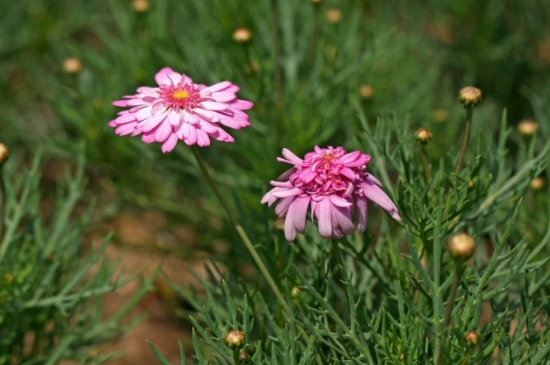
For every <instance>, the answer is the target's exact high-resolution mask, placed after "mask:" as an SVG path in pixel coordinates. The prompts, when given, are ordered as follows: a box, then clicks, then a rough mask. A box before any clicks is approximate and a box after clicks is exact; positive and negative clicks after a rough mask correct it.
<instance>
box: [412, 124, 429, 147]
mask: <svg viewBox="0 0 550 365" xmlns="http://www.w3.org/2000/svg"><path fill="white" fill-rule="evenodd" d="M414 135H415V137H416V140H417V141H418V142H419V143H421V144H428V143H429V142H430V141H431V140H432V132H430V130H429V129H428V128H420V129H419V130H417V131H416V133H415V134H414Z"/></svg>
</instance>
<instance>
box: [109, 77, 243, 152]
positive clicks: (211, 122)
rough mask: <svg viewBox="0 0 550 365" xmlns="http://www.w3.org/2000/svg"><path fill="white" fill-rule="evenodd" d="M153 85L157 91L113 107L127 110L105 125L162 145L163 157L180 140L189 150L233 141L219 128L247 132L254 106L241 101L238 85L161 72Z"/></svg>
mask: <svg viewBox="0 0 550 365" xmlns="http://www.w3.org/2000/svg"><path fill="white" fill-rule="evenodd" d="M155 80H156V82H157V84H158V85H159V87H146V86H143V87H140V88H138V89H137V92H138V93H137V94H135V95H130V96H124V99H123V100H117V101H115V102H113V105H115V106H121V107H129V108H130V109H128V110H124V111H121V112H119V113H118V117H117V118H116V119H114V120H112V121H111V122H110V123H109V127H114V128H116V129H115V133H116V134H118V135H120V136H123V135H127V134H131V135H132V137H133V136H137V135H139V134H142V136H141V140H142V141H143V142H145V143H152V142H159V143H162V152H164V153H166V152H170V151H172V150H173V149H174V147H175V146H176V143H177V142H178V140H181V141H183V142H184V143H185V144H187V145H189V146H191V145H194V144H198V145H199V146H201V147H204V146H208V145H210V138H214V139H217V140H218V141H222V142H233V141H234V139H233V137H231V136H230V135H229V134H228V133H227V132H226V131H225V130H224V129H223V128H222V126H226V127H229V128H233V129H240V128H244V127H248V126H249V125H250V123H249V122H248V115H247V114H246V113H244V112H243V110H247V109H250V108H252V106H253V104H252V102H250V101H248V100H239V99H237V96H236V95H235V93H236V92H237V91H238V90H239V87H238V86H237V85H234V84H232V83H231V82H229V81H223V82H220V83H217V84H215V85H212V86H206V85H200V84H195V83H193V80H191V79H190V78H189V77H188V76H186V75H184V74H179V73H177V72H174V71H172V69H171V68H169V67H165V68H163V69H162V70H160V71H159V72H158V73H157V74H156V76H155Z"/></svg>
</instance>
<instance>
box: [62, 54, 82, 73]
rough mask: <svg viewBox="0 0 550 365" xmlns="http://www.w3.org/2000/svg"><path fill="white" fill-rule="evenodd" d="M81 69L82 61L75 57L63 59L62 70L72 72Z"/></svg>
mask: <svg viewBox="0 0 550 365" xmlns="http://www.w3.org/2000/svg"><path fill="white" fill-rule="evenodd" d="M80 70H82V62H81V61H80V60H79V59H78V58H76V57H69V58H67V59H66V60H65V61H63V71H65V72H66V73H69V74H74V73H77V72H79V71H80Z"/></svg>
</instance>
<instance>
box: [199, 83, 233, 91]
mask: <svg viewBox="0 0 550 365" xmlns="http://www.w3.org/2000/svg"><path fill="white" fill-rule="evenodd" d="M231 85H232V84H231V82H229V81H222V82H218V83H217V84H214V85H212V86H209V87H207V88H206V89H203V90H201V93H202V92H203V91H207V92H211V93H213V92H216V91H220V90H223V89H227V88H228V87H229V86H231Z"/></svg>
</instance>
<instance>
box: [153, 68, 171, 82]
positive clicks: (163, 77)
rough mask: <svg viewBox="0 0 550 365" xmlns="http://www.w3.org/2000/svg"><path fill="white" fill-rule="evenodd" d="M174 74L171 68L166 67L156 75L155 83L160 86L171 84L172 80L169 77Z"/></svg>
mask: <svg viewBox="0 0 550 365" xmlns="http://www.w3.org/2000/svg"><path fill="white" fill-rule="evenodd" d="M172 73H174V71H173V70H172V69H171V68H170V67H164V68H163V69H162V70H160V71H159V72H157V74H156V75H155V81H156V82H157V84H159V85H166V84H170V78H169V77H168V75H170V74H172Z"/></svg>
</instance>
